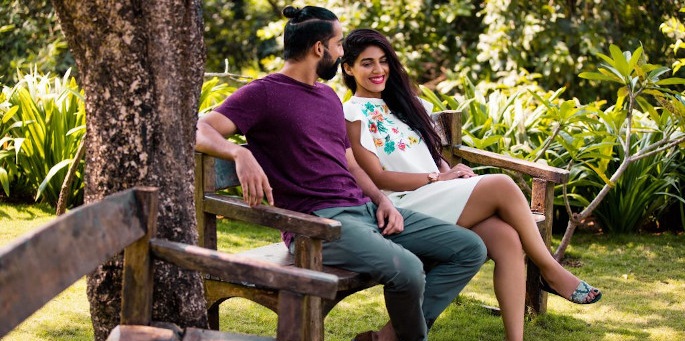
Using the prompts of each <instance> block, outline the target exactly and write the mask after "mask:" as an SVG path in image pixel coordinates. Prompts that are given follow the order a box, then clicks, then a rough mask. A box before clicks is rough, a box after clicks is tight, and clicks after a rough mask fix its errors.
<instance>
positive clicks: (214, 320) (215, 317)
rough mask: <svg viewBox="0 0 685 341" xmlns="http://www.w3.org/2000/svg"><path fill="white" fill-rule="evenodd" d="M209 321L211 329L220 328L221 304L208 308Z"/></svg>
mask: <svg viewBox="0 0 685 341" xmlns="http://www.w3.org/2000/svg"><path fill="white" fill-rule="evenodd" d="M207 322H208V323H209V329H213V330H219V305H218V304H214V305H212V306H211V307H209V309H207Z"/></svg>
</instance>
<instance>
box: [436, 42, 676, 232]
mask: <svg viewBox="0 0 685 341" xmlns="http://www.w3.org/2000/svg"><path fill="white" fill-rule="evenodd" d="M609 50H610V55H609V56H607V55H604V54H598V57H599V58H600V59H601V60H602V61H603V62H602V63H601V64H600V65H599V69H598V71H597V72H584V73H581V77H583V78H584V79H587V80H588V81H589V82H590V84H591V85H592V86H593V87H594V88H600V87H602V85H601V84H600V83H599V82H605V81H610V82H612V83H614V84H619V87H618V90H615V88H612V87H607V86H604V88H605V89H608V90H612V91H616V94H617V95H616V103H615V104H614V105H612V106H610V107H608V108H607V109H605V110H602V109H601V108H602V107H603V106H605V104H606V101H604V100H601V101H595V102H591V103H590V104H586V105H583V104H581V103H580V102H579V101H578V100H575V99H574V100H565V99H563V98H562V95H563V94H564V91H565V89H564V88H561V89H559V90H557V91H555V92H549V91H548V92H546V91H544V90H542V89H541V88H540V87H539V85H538V84H537V83H536V82H535V81H534V80H530V79H527V78H520V79H518V82H519V83H518V84H514V85H513V86H506V85H502V84H500V85H498V86H492V85H491V83H486V82H481V83H478V85H474V84H473V83H472V82H470V81H469V80H468V79H467V78H463V79H462V84H460V85H459V87H460V88H463V89H464V92H463V94H462V95H458V96H447V95H439V94H436V93H435V92H434V91H431V90H429V89H428V88H426V87H422V91H423V93H422V94H423V97H424V98H425V99H427V100H429V101H431V102H432V103H433V104H434V105H435V108H436V109H435V110H444V109H456V110H461V111H462V113H463V128H464V132H463V134H464V136H463V143H464V144H466V145H469V146H472V147H476V148H479V149H484V150H490V151H493V152H497V153H502V154H506V155H510V156H514V157H517V158H521V159H526V160H530V161H537V162H544V163H546V164H549V165H552V166H556V167H560V168H570V172H571V174H570V180H569V182H568V184H567V188H566V189H567V194H566V196H564V195H563V193H562V190H561V188H557V197H556V199H555V204H557V205H562V204H563V203H564V200H565V199H566V200H568V201H569V203H570V204H571V206H574V207H576V208H583V207H587V206H588V205H590V203H591V202H592V201H593V200H594V199H595V198H596V197H597V196H598V194H599V193H600V191H601V190H602V188H603V187H605V186H607V185H608V186H610V187H611V190H610V191H609V195H608V196H607V197H606V198H604V200H603V201H601V205H599V207H597V209H596V211H595V213H596V214H597V216H598V217H599V218H600V220H601V222H602V223H603V226H604V227H605V228H606V229H607V231H609V232H617V233H621V232H633V231H636V230H638V229H639V228H640V227H641V226H642V225H643V224H644V223H645V222H647V221H650V220H655V219H657V218H658V216H659V214H661V213H662V212H664V210H665V209H666V208H667V207H669V206H670V205H672V204H674V203H682V202H684V200H683V196H682V193H681V191H682V189H681V188H682V185H683V174H684V173H683V172H682V167H683V166H682V165H683V154H682V153H681V149H680V148H678V147H677V145H678V144H679V143H681V144H682V143H683V142H684V141H685V133H684V131H683V130H684V129H685V126H684V124H685V120H684V118H685V105H684V103H685V101H684V100H683V96H682V94H681V93H680V92H678V91H677V90H676V88H675V87H677V86H680V85H682V84H685V80H683V79H681V78H678V77H668V74H669V71H670V69H668V68H666V67H663V66H659V65H653V64H648V63H646V62H645V58H646V57H645V56H644V55H643V54H642V47H638V48H637V49H636V50H635V51H634V52H632V53H631V52H622V51H621V50H620V49H619V48H618V47H616V46H614V45H612V46H611V47H610V49H609ZM624 146H628V147H627V148H628V149H627V151H626V148H624ZM626 158H630V162H631V163H630V166H629V167H628V168H627V169H625V174H623V175H622V176H620V174H619V176H617V177H616V179H612V177H614V176H615V175H616V172H617V171H618V170H619V169H621V172H623V171H624V169H622V163H623V162H624V160H625V159H626ZM569 165H572V167H568V166H569Z"/></svg>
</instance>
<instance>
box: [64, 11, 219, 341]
mask: <svg viewBox="0 0 685 341" xmlns="http://www.w3.org/2000/svg"><path fill="white" fill-rule="evenodd" d="M53 5H54V8H55V11H56V12H57V15H58V17H59V19H60V24H61V26H62V30H63V31H64V34H65V36H66V37H67V41H68V43H69V47H70V49H71V51H72V53H73V55H74V58H75V60H76V64H77V66H78V72H79V73H78V75H79V81H80V83H81V85H82V86H83V89H84V90H85V95H86V96H85V98H86V100H85V102H86V112H87V115H88V116H87V123H86V128H87V132H88V133H87V135H86V136H87V137H86V140H85V144H86V150H87V154H86V167H85V178H84V182H85V196H84V201H85V203H90V202H94V201H98V200H100V199H101V198H102V197H104V196H106V195H108V194H110V193H113V192H116V191H119V190H122V189H125V188H130V187H132V186H136V185H146V186H156V187H159V189H160V198H159V199H160V200H159V216H158V226H159V227H158V232H157V236H159V237H161V238H167V239H170V240H175V241H181V242H185V243H191V244H195V243H197V231H196V229H195V214H194V202H193V169H194V167H193V163H194V160H193V150H194V145H195V123H196V121H197V108H198V99H199V95H200V89H201V86H202V74H203V71H204V45H203V44H204V43H203V39H202V33H203V24H202V17H201V12H200V11H201V7H200V2H199V0H146V1H131V0H125V1H105V0H79V1H71V0H53ZM83 247H87V245H84V246H83ZM120 290H121V257H120V256H117V257H114V258H113V259H112V260H111V261H110V262H108V263H107V264H104V265H102V266H101V267H100V268H99V269H98V270H97V271H95V272H94V273H93V274H91V275H90V276H88V300H89V302H90V307H91V318H92V321H93V328H94V331H95V339H96V340H104V339H106V337H107V335H108V334H109V332H110V330H111V329H112V328H113V327H114V326H115V325H117V324H118V322H119V311H120V298H121V297H120ZM153 319H154V320H158V321H168V322H174V323H177V324H178V325H180V326H181V327H186V326H197V327H206V324H207V317H206V310H205V300H204V293H203V289H202V281H201V277H200V276H199V274H197V273H188V272H181V271H179V270H178V269H176V268H172V267H169V266H159V265H157V266H155V292H154V307H153Z"/></svg>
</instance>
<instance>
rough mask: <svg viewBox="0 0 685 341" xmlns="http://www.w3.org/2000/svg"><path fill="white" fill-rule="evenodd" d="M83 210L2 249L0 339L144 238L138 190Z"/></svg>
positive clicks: (68, 214)
mask: <svg viewBox="0 0 685 341" xmlns="http://www.w3.org/2000/svg"><path fill="white" fill-rule="evenodd" d="M140 191H143V192H146V193H148V194H145V193H144V194H143V196H145V195H149V192H152V191H154V190H152V189H141V188H138V189H131V190H127V191H123V192H119V193H116V194H112V195H110V196H108V197H106V198H104V199H103V200H101V201H100V202H97V203H94V204H90V205H85V206H81V207H79V208H76V209H74V210H72V211H71V212H69V213H67V214H65V215H62V216H60V217H58V218H56V219H55V220H53V221H51V222H49V223H47V224H46V225H45V226H43V227H42V228H39V229H37V230H35V231H33V232H31V233H28V234H26V235H24V236H22V237H19V238H18V239H17V240H15V241H13V242H11V243H10V244H8V245H6V246H4V247H3V248H2V249H0V311H2V312H3V316H2V318H1V319H0V336H2V335H5V334H6V333H8V332H9V331H10V330H12V329H13V328H14V327H15V326H16V325H17V324H19V323H20V322H21V321H23V320H24V319H26V318H27V317H28V316H29V315H31V314H32V313H33V312H34V311H36V310H37V309H39V308H40V307H42V306H43V305H44V304H45V303H46V302H48V301H49V300H50V299H52V298H53V297H54V296H56V295H57V294H59V293H60V292H62V291H63V290H64V289H66V288H67V287H68V286H69V285H71V284H73V283H74V282H75V281H76V280H78V279H79V278H81V277H83V276H84V275H86V274H88V273H90V272H91V271H93V270H94V269H95V268H96V267H97V266H98V265H99V264H101V263H103V262H105V261H106V260H108V259H109V258H111V257H112V256H114V255H116V254H117V253H119V252H121V250H123V249H124V247H126V246H127V245H129V244H130V243H132V242H133V241H135V240H137V239H138V238H140V237H142V236H143V235H144V234H145V230H146V224H147V221H146V219H147V216H146V215H144V214H141V212H140V210H139V208H138V200H137V197H138V192H140Z"/></svg>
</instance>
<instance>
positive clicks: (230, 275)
mask: <svg viewBox="0 0 685 341" xmlns="http://www.w3.org/2000/svg"><path fill="white" fill-rule="evenodd" d="M150 245H151V249H152V252H153V254H154V255H155V257H157V258H159V259H162V260H164V261H167V262H170V263H173V264H176V265H178V266H180V267H182V268H184V269H188V270H194V271H200V272H204V273H207V274H210V275H213V276H217V277H219V278H222V279H224V280H227V281H232V282H238V283H241V282H247V283H252V284H254V285H260V286H265V287H271V288H279V289H284V290H290V291H293V292H296V293H301V294H306V295H316V296H320V297H324V298H334V297H335V293H336V291H337V288H338V278H337V277H336V276H334V275H329V274H325V273H322V272H318V271H312V270H308V269H299V268H292V267H283V266H279V265H276V264H272V263H269V262H264V261H260V260H255V259H250V258H247V257H241V256H238V255H229V254H225V253H221V252H217V251H214V250H209V249H204V248H200V247H197V246H193V245H186V244H181V243H175V242H171V241H167V240H161V239H152V240H151V241H150Z"/></svg>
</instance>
